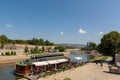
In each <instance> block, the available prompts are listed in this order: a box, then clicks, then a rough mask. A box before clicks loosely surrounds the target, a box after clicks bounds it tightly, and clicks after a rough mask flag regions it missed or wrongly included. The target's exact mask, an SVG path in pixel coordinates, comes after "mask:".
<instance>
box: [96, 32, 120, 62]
mask: <svg viewBox="0 0 120 80" xmlns="http://www.w3.org/2000/svg"><path fill="white" fill-rule="evenodd" d="M98 50H99V52H101V53H103V54H104V55H111V56H112V57H113V60H112V61H113V62H115V54H116V53H120V33H118V32H117V31H112V32H110V33H108V34H105V35H104V36H103V38H102V39H101V43H100V44H99V46H98Z"/></svg>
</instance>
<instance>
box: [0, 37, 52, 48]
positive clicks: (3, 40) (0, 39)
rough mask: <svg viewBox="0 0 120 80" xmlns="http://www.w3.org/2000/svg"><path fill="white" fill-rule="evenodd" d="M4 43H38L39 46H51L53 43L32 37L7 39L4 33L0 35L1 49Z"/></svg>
mask: <svg viewBox="0 0 120 80" xmlns="http://www.w3.org/2000/svg"><path fill="white" fill-rule="evenodd" d="M5 44H31V45H38V46H39V45H40V46H53V45H54V43H53V42H50V41H48V40H44V39H42V38H40V39H37V38H32V39H29V40H22V39H16V40H13V39H9V38H8V37H7V36H6V35H0V48H1V49H3V48H4V46H5Z"/></svg>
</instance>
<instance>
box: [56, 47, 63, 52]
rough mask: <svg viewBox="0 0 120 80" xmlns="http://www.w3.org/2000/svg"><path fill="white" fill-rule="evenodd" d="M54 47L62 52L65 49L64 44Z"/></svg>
mask: <svg viewBox="0 0 120 80" xmlns="http://www.w3.org/2000/svg"><path fill="white" fill-rule="evenodd" d="M54 49H55V50H59V51H60V52H63V51H65V48H64V47H63V46H56V47H55V48H54Z"/></svg>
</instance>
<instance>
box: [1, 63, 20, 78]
mask: <svg viewBox="0 0 120 80" xmlns="http://www.w3.org/2000/svg"><path fill="white" fill-rule="evenodd" d="M14 70H15V64H5V65H0V80H18V79H20V78H21V77H20V76H16V75H14Z"/></svg>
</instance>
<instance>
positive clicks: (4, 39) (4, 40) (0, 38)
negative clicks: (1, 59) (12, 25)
mask: <svg viewBox="0 0 120 80" xmlns="http://www.w3.org/2000/svg"><path fill="white" fill-rule="evenodd" d="M7 42H8V38H7V36H5V35H1V36H0V43H1V49H3V48H4V45H5V44H6V43H7Z"/></svg>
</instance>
